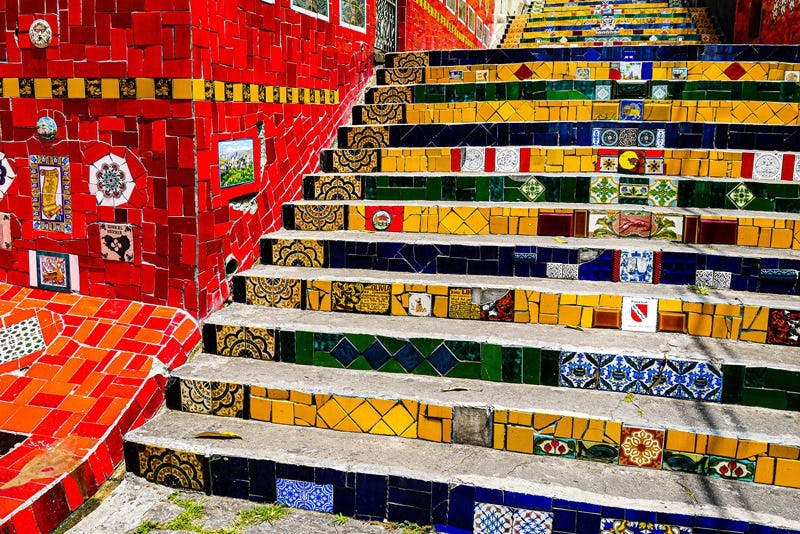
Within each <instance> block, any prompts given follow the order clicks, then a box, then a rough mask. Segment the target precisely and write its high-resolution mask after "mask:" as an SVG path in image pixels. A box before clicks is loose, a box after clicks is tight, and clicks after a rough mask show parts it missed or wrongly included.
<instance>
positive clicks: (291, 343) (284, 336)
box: [275, 330, 311, 363]
mask: <svg viewBox="0 0 800 534" xmlns="http://www.w3.org/2000/svg"><path fill="white" fill-rule="evenodd" d="M275 337H276V338H277V339H276V341H277V343H278V351H280V361H282V362H286V363H296V359H297V347H296V344H295V332H294V331H292V330H280V331H278V332H275ZM308 347H309V348H310V347H311V342H310V341H309V343H308ZM309 353H310V351H309ZM308 363H311V362H310V361H309V362H308Z"/></svg>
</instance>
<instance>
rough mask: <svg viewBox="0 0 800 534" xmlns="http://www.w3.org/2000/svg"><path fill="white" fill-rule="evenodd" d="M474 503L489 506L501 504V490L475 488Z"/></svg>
mask: <svg viewBox="0 0 800 534" xmlns="http://www.w3.org/2000/svg"><path fill="white" fill-rule="evenodd" d="M475 501H476V502H485V503H489V504H503V490H499V489H489V488H477V489H476V490H475Z"/></svg>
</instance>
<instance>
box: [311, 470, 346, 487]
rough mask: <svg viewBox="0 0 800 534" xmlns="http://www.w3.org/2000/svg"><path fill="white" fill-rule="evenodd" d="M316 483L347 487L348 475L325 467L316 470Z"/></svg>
mask: <svg viewBox="0 0 800 534" xmlns="http://www.w3.org/2000/svg"><path fill="white" fill-rule="evenodd" d="M314 482H316V483H317V484H332V485H334V486H346V485H347V473H345V472H344V471H338V470H336V469H328V468H325V467H316V468H314Z"/></svg>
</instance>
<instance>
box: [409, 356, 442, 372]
mask: <svg viewBox="0 0 800 534" xmlns="http://www.w3.org/2000/svg"><path fill="white" fill-rule="evenodd" d="M414 374H415V375H425V376H441V375H440V374H439V371H437V370H436V369H434V367H433V366H432V365H431V364H430V362H428V361H427V360H425V361H423V362H420V364H419V365H418V366H417V367H416V368H415V369H414Z"/></svg>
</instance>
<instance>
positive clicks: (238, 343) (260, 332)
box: [216, 325, 275, 360]
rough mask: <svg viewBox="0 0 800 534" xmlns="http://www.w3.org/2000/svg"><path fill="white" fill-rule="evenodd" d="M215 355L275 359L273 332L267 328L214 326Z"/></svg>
mask: <svg viewBox="0 0 800 534" xmlns="http://www.w3.org/2000/svg"><path fill="white" fill-rule="evenodd" d="M216 349H217V352H216V353H217V354H219V355H222V356H232V357H237V358H252V359H255V360H272V359H274V358H275V331H274V330H270V329H267V328H256V327H244V326H234V325H216Z"/></svg>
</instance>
